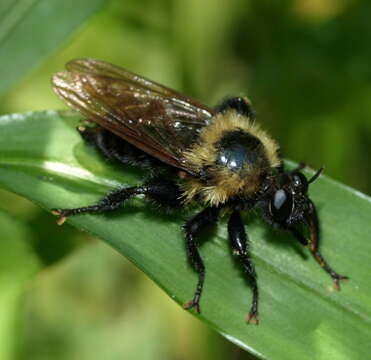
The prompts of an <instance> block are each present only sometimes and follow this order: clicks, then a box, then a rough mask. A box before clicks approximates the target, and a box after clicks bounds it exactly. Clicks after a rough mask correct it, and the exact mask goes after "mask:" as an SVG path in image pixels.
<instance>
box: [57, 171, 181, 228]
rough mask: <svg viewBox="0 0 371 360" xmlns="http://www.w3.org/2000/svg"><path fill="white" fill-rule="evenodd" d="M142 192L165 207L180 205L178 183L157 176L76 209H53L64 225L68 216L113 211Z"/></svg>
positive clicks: (59, 222)
mask: <svg viewBox="0 0 371 360" xmlns="http://www.w3.org/2000/svg"><path fill="white" fill-rule="evenodd" d="M142 194H143V195H145V196H146V197H148V198H149V199H151V200H152V201H154V202H156V203H157V204H159V205H161V206H163V207H165V208H175V207H177V206H179V205H180V202H179V197H180V190H179V187H178V185H177V184H176V183H175V182H173V181H171V180H170V179H166V178H162V177H155V178H151V179H149V180H148V181H146V182H145V183H144V184H143V185H141V186H132V187H127V188H122V189H117V190H114V191H112V192H110V193H109V194H107V195H106V196H105V197H104V198H102V199H101V200H100V201H98V202H97V203H96V204H93V205H90V206H84V207H80V208H74V209H53V210H52V213H53V214H54V215H57V216H59V219H58V224H59V225H62V224H63V223H64V222H65V220H66V218H67V217H68V216H73V215H78V214H83V213H89V214H93V213H104V212H109V211H113V210H116V209H118V208H119V207H121V206H123V204H124V203H125V201H126V200H128V199H130V198H131V197H133V196H136V195H142Z"/></svg>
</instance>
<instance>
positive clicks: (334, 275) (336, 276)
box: [330, 272, 349, 291]
mask: <svg viewBox="0 0 371 360" xmlns="http://www.w3.org/2000/svg"><path fill="white" fill-rule="evenodd" d="M330 275H331V277H332V280H333V281H334V287H335V289H336V290H338V291H340V281H348V280H349V278H348V276H344V275H340V274H338V273H336V272H333V273H331V274H330Z"/></svg>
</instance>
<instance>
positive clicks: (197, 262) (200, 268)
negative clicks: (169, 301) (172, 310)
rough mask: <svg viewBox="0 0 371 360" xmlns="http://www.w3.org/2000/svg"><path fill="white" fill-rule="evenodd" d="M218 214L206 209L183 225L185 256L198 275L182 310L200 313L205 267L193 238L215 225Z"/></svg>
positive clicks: (212, 209)
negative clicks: (191, 297)
mask: <svg viewBox="0 0 371 360" xmlns="http://www.w3.org/2000/svg"><path fill="white" fill-rule="evenodd" d="M218 214H219V209H218V208H216V207H208V208H206V209H204V210H202V211H201V212H199V213H198V214H197V215H195V216H194V217H193V218H192V219H190V220H188V221H187V223H186V224H185V225H184V230H185V233H186V249H187V255H188V259H189V261H190V262H191V264H192V266H193V268H194V269H195V270H196V272H197V274H198V283H197V287H196V291H195V293H194V296H193V299H192V300H190V301H188V302H186V303H185V304H184V305H183V307H184V309H192V308H195V309H196V311H197V312H198V313H200V298H201V294H202V288H203V284H204V280H205V265H204V263H203V261H202V258H201V255H200V253H199V251H198V246H197V243H196V241H195V238H196V236H197V235H198V234H199V232H200V231H201V230H202V229H204V228H205V227H206V226H209V225H212V224H215V223H216V222H217V221H218Z"/></svg>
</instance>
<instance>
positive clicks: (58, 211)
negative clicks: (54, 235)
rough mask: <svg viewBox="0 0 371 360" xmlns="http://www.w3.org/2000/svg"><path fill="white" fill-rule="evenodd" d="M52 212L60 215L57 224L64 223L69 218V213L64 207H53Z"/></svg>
mask: <svg viewBox="0 0 371 360" xmlns="http://www.w3.org/2000/svg"><path fill="white" fill-rule="evenodd" d="M51 212H52V214H53V215H55V216H58V219H57V224H58V225H63V224H64V222H65V221H66V220H67V214H65V211H63V210H62V209H52V211H51Z"/></svg>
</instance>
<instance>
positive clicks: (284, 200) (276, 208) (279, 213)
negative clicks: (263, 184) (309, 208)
mask: <svg viewBox="0 0 371 360" xmlns="http://www.w3.org/2000/svg"><path fill="white" fill-rule="evenodd" d="M292 205H293V199H292V195H291V194H289V193H287V192H286V191H285V190H282V189H280V190H277V191H276V192H275V193H274V195H273V199H272V201H271V204H270V211H271V214H272V215H273V217H274V219H275V220H277V221H279V222H281V221H284V220H286V219H288V218H289V217H290V215H291V213H292V210H293V208H292Z"/></svg>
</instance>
